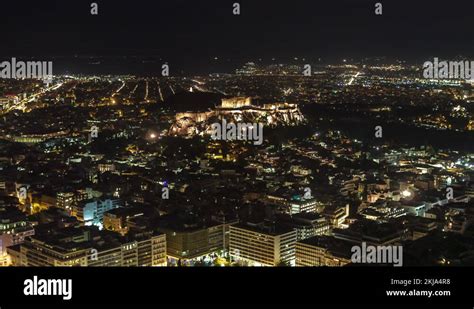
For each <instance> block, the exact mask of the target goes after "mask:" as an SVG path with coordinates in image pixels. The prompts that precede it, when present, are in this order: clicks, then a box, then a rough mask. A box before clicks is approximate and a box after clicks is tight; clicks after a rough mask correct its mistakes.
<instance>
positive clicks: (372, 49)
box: [0, 0, 474, 74]
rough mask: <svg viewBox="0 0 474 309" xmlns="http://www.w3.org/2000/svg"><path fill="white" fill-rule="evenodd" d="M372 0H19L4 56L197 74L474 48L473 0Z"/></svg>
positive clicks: (5, 24) (410, 57)
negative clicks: (149, 63) (99, 61)
mask: <svg viewBox="0 0 474 309" xmlns="http://www.w3.org/2000/svg"><path fill="white" fill-rule="evenodd" d="M234 2H239V3H240V5H241V15H239V16H235V15H232V4H233V3H234ZM376 2H377V1H367V0H360V1H347V0H342V1H331V2H324V3H319V2H316V1H308V0H301V1H294V2H293V3H291V4H285V3H282V2H274V1H268V0H261V1H248V0H244V1H233V0H232V1H231V0H223V1H222V0H221V1H216V0H210V1H205V2H200V3H193V2H190V1H185V0H178V1H173V2H172V3H161V2H159V3H157V2H148V1H143V0H139V1H134V2H132V3H129V2H125V1H109V0H107V1H97V3H98V5H99V14H98V15H96V16H93V15H91V14H90V3H91V1H75V2H64V1H51V0H48V1H42V2H41V3H38V2H33V1H16V2H14V3H5V4H3V5H4V11H5V12H8V15H6V16H4V17H3V18H2V21H1V22H0V25H2V27H0V29H1V30H0V33H1V34H2V38H3V40H2V43H3V44H2V47H3V48H2V49H1V50H0V57H1V58H2V59H4V58H7V59H8V58H10V57H29V56H35V57H37V58H41V57H43V58H48V59H49V58H51V57H65V58H72V59H74V58H75V57H86V56H91V57H105V58H111V57H118V56H125V57H127V56H128V57H130V56H138V57H141V58H143V59H146V58H147V57H149V58H154V59H159V60H160V61H163V62H168V63H170V64H171V65H173V66H174V67H175V68H177V71H185V72H186V73H189V74H192V73H212V72H209V68H215V69H214V70H215V71H216V72H219V71H221V72H228V71H229V70H232V69H234V68H235V67H236V66H238V65H240V64H242V63H245V62H247V61H256V62H258V61H259V59H262V62H270V61H272V59H276V61H277V62H278V60H279V59H283V60H286V62H288V60H295V59H294V58H298V60H295V62H298V61H302V60H301V59H303V58H304V59H305V60H304V61H306V62H317V61H319V59H320V58H321V59H322V60H321V61H322V62H339V61H341V60H342V59H346V58H347V59H355V60H359V59H362V58H365V57H387V59H389V60H392V61H393V60H394V59H401V60H406V61H410V62H415V63H422V62H423V61H425V60H427V59H430V58H432V57H446V58H455V57H458V56H462V57H464V58H469V57H472V56H473V55H474V46H473V45H472V34H471V33H470V28H471V27H472V23H471V22H470V17H471V12H472V11H473V8H474V3H473V2H472V1H465V0H458V1H454V2H450V6H449V7H448V6H447V5H446V4H445V3H443V2H441V1H426V0H422V1H417V2H416V3H413V2H412V1H383V15H381V16H376V15H375V14H374V10H375V7H374V5H375V3H376ZM282 62H284V61H282ZM125 66H126V64H125ZM122 68H124V66H122ZM204 68H205V71H204ZM134 69H135V68H134V67H131V70H132V71H133V70H134ZM65 70H67V68H65Z"/></svg>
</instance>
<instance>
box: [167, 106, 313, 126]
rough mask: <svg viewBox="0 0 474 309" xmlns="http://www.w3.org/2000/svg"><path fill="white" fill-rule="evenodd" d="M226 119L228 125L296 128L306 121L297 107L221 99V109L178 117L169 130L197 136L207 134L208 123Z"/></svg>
mask: <svg viewBox="0 0 474 309" xmlns="http://www.w3.org/2000/svg"><path fill="white" fill-rule="evenodd" d="M211 118H213V119H216V118H218V119H226V120H227V121H228V122H259V123H263V124H264V125H265V126H279V125H297V124H300V123H301V122H303V121H304V117H303V114H302V113H301V111H300V109H299V107H298V105H297V104H292V103H270V104H264V105H263V106H256V105H252V99H251V98H250V97H234V98H228V99H222V101H221V106H218V107H216V108H214V109H213V110H209V111H207V112H185V113H177V114H176V117H175V122H174V123H173V124H172V126H171V128H170V131H169V132H170V134H171V135H194V134H196V133H198V132H202V131H203V129H204V131H206V129H205V128H206V127H208V126H210V125H211V124H210V123H207V122H208V121H209V119H211Z"/></svg>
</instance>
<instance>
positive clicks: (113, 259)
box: [0, 57, 474, 267]
mask: <svg viewBox="0 0 474 309" xmlns="http://www.w3.org/2000/svg"><path fill="white" fill-rule="evenodd" d="M463 59H465V58H463ZM163 68H166V65H164V66H163ZM473 86H474V82H473V80H472V79H471V80H466V79H461V78H424V76H423V63H409V62H406V61H404V60H399V61H389V60H387V59H383V58H364V59H360V60H353V59H341V60H340V61H338V62H332V63H323V62H321V61H315V62H314V63H313V62H311V61H310V60H307V59H298V58H296V57H295V58H294V59H292V61H288V62H285V63H280V62H278V60H275V59H272V60H271V61H268V63H265V62H264V61H261V60H259V59H255V60H253V61H248V62H246V63H243V64H241V65H239V66H237V67H235V68H234V69H233V70H232V71H229V72H226V73H214V72H209V73H208V74H200V75H178V76H174V75H173V74H169V75H168V74H165V73H163V72H162V71H161V70H160V71H158V72H156V74H155V75H154V76H150V75H138V74H137V75H110V74H109V75H99V74H97V75H94V74H72V73H71V74H62V75H56V74H55V75H54V76H52V80H50V81H48V83H45V82H44V81H42V80H39V79H29V78H25V79H0V114H1V116H0V245H1V246H0V265H2V266H221V267H222V266H350V265H354V264H356V263H357V262H356V261H355V260H354V258H353V253H354V249H353V248H354V246H360V245H361V244H363V245H364V246H365V245H367V246H375V247H387V246H395V247H397V246H401V247H403V266H420V265H422V266H441V265H456V266H465V265H473V262H474V254H473V252H474V251H473V250H474V242H473V237H474V225H473V222H474V200H473V198H474V169H473V167H474V143H473V142H474V117H473V113H474V109H473V105H472V103H473V101H474V91H473V89H474V88H473ZM234 123H235V124H245V125H248V126H247V127H243V131H242V132H243V133H244V134H247V131H249V132H248V133H249V134H248V136H247V135H245V136H243V138H239V137H241V136H240V135H239V134H237V133H238V132H237V133H236V132H233V133H236V134H233V135H229V132H225V127H226V124H227V128H229V126H228V124H234ZM216 124H218V125H219V126H220V125H221V124H222V125H223V126H224V129H222V136H220V137H219V138H216V137H215V136H213V133H215V127H216ZM256 126H258V127H259V128H260V129H262V130H261V131H256V130H254V129H255V127H256ZM239 129H240V126H239V127H238V128H237V130H239ZM246 130H247V131H246ZM234 131H235V130H234ZM250 131H253V132H250ZM259 132H260V133H261V135H260V136H256V134H258V133H259ZM226 133H227V135H226ZM251 133H254V134H253V136H252V134H251ZM252 137H254V138H255V137H258V138H260V139H261V140H260V142H259V143H257V142H255V140H252ZM374 261H375V260H374ZM366 262H367V261H366ZM392 262H393V261H392ZM377 263H378V264H384V265H386V264H395V263H390V261H384V263H380V261H378V260H377ZM398 266H400V265H398Z"/></svg>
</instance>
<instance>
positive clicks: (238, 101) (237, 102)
mask: <svg viewBox="0 0 474 309" xmlns="http://www.w3.org/2000/svg"><path fill="white" fill-rule="evenodd" d="M250 105H252V98H250V97H234V98H229V99H222V104H221V107H222V108H240V107H243V106H250Z"/></svg>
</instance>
